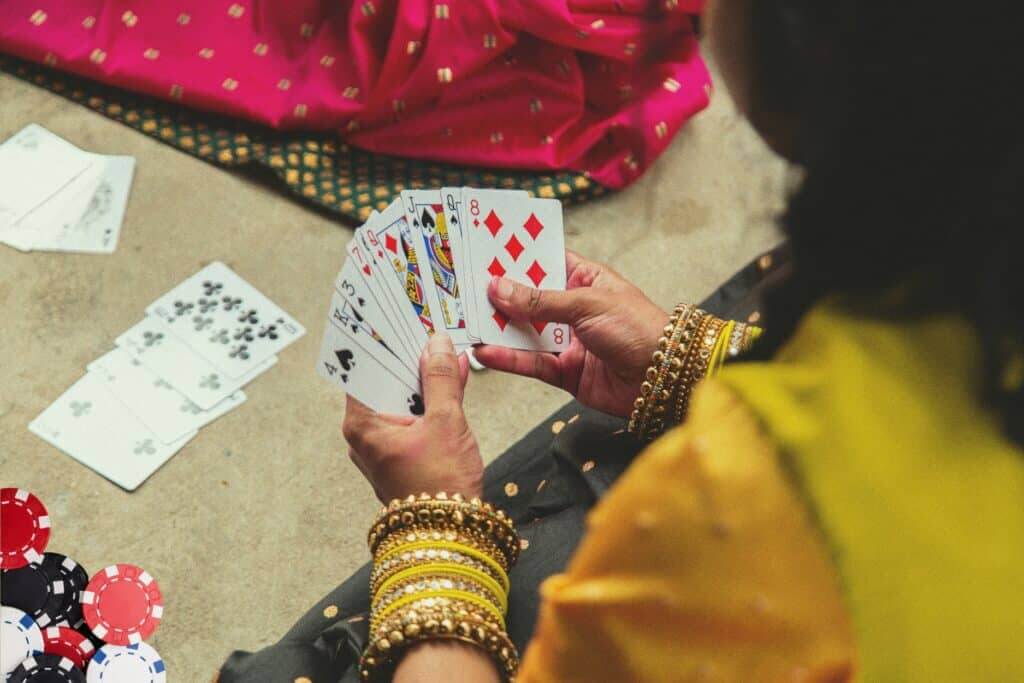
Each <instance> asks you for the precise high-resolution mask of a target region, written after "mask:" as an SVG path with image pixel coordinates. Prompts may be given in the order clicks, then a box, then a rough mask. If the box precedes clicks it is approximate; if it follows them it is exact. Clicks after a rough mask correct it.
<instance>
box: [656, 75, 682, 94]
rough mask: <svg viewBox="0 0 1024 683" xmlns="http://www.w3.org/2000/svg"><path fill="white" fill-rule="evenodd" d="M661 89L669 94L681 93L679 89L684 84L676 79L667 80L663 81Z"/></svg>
mask: <svg viewBox="0 0 1024 683" xmlns="http://www.w3.org/2000/svg"><path fill="white" fill-rule="evenodd" d="M661 87H663V88H664V89H665V90H668V91H669V92H679V88H681V87H682V84H681V83H680V82H679V81H677V80H676V79H674V78H666V79H665V80H664V81H662V83H661Z"/></svg>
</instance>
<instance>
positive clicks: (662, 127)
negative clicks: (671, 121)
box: [654, 121, 668, 138]
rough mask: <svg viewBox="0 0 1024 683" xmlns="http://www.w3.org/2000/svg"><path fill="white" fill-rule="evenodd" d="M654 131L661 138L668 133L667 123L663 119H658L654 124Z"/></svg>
mask: <svg viewBox="0 0 1024 683" xmlns="http://www.w3.org/2000/svg"><path fill="white" fill-rule="evenodd" d="M654 132H655V134H656V135H657V136H658V137H659V138H663V137H665V136H666V135H668V124H667V123H665V122H664V121H658V124H657V125H656V126H654Z"/></svg>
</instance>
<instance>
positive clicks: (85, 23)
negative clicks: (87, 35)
mask: <svg viewBox="0 0 1024 683" xmlns="http://www.w3.org/2000/svg"><path fill="white" fill-rule="evenodd" d="M95 25H96V17H93V16H89V17H86V18H85V19H82V28H92V27H93V26H95Z"/></svg>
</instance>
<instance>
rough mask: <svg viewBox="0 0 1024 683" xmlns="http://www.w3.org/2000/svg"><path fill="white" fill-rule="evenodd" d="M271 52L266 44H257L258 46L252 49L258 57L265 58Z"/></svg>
mask: <svg viewBox="0 0 1024 683" xmlns="http://www.w3.org/2000/svg"><path fill="white" fill-rule="evenodd" d="M269 50H270V46H269V45H267V44H266V43H256V45H254V46H253V48H252V53H253V54H254V55H256V56H257V57H263V56H266V54H267V52H268V51H269Z"/></svg>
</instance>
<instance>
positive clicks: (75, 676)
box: [7, 655, 85, 683]
mask: <svg viewBox="0 0 1024 683" xmlns="http://www.w3.org/2000/svg"><path fill="white" fill-rule="evenodd" d="M7 683H85V674H84V673H83V672H82V670H81V669H79V668H78V667H77V666H75V663H74V662H72V661H71V660H70V659H68V658H67V657H61V656H60V655H36V656H34V657H28V658H27V659H25V661H23V662H22V663H21V664H19V665H18V666H17V667H16V668H15V669H14V671H12V672H11V675H10V676H8V678H7Z"/></svg>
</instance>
